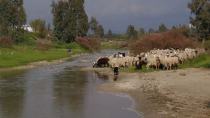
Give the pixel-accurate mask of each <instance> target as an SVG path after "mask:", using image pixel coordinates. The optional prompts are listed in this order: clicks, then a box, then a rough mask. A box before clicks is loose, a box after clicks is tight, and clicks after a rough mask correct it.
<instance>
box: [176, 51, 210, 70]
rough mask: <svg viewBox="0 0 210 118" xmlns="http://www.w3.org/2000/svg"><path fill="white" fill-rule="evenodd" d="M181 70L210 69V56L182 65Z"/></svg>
mask: <svg viewBox="0 0 210 118" xmlns="http://www.w3.org/2000/svg"><path fill="white" fill-rule="evenodd" d="M180 68H210V55H209V54H204V55H201V56H199V57H197V58H195V59H192V60H189V61H187V62H185V63H184V64H182V65H180Z"/></svg>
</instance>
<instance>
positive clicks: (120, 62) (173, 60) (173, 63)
mask: <svg viewBox="0 0 210 118" xmlns="http://www.w3.org/2000/svg"><path fill="white" fill-rule="evenodd" d="M205 52H206V51H205V49H202V48H197V49H191V48H186V49H185V50H179V49H177V50H175V49H165V50H160V49H154V50H151V51H149V52H143V53H141V54H139V55H137V56H125V54H124V53H118V54H114V55H112V56H110V57H103V58H99V59H98V60H97V62H96V63H94V67H112V68H113V67H131V66H135V67H136V68H137V69H141V68H142V66H143V65H146V67H147V68H148V69H149V68H154V69H163V70H172V69H177V68H178V65H179V64H183V63H184V62H185V61H187V60H190V59H193V58H195V57H197V56H199V55H201V54H204V53H205Z"/></svg>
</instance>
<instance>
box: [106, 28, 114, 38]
mask: <svg viewBox="0 0 210 118" xmlns="http://www.w3.org/2000/svg"><path fill="white" fill-rule="evenodd" d="M112 36H113V33H112V30H110V29H109V30H108V32H107V37H108V38H111V37H112Z"/></svg>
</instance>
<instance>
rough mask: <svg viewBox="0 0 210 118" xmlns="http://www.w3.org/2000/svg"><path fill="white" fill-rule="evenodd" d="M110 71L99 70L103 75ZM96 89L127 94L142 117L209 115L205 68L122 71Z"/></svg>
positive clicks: (208, 76)
mask: <svg viewBox="0 0 210 118" xmlns="http://www.w3.org/2000/svg"><path fill="white" fill-rule="evenodd" d="M110 71H111V70H110ZM110 71H107V70H106V71H104V70H103V69H102V70H98V72H99V73H101V72H103V73H102V74H105V73H106V74H108V73H111V72H110ZM109 76H110V77H111V76H112V75H109ZM99 89H100V90H103V91H108V92H117V93H119V92H122V93H126V94H129V95H130V96H131V97H132V98H133V99H134V100H135V101H136V109H137V110H138V111H139V112H143V113H144V116H145V118H210V70H207V69H184V70H176V71H159V72H152V73H121V75H120V76H119V80H118V81H117V82H110V83H106V84H104V85H102V86H100V87H99Z"/></svg>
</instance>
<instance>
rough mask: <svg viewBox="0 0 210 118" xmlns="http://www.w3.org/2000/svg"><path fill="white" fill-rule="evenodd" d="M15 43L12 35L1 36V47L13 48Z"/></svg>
mask: <svg viewBox="0 0 210 118" xmlns="http://www.w3.org/2000/svg"><path fill="white" fill-rule="evenodd" d="M13 44H14V42H13V40H12V39H11V38H10V37H6V36H3V37H1V38H0V47H5V48H11V47H12V45H13Z"/></svg>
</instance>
